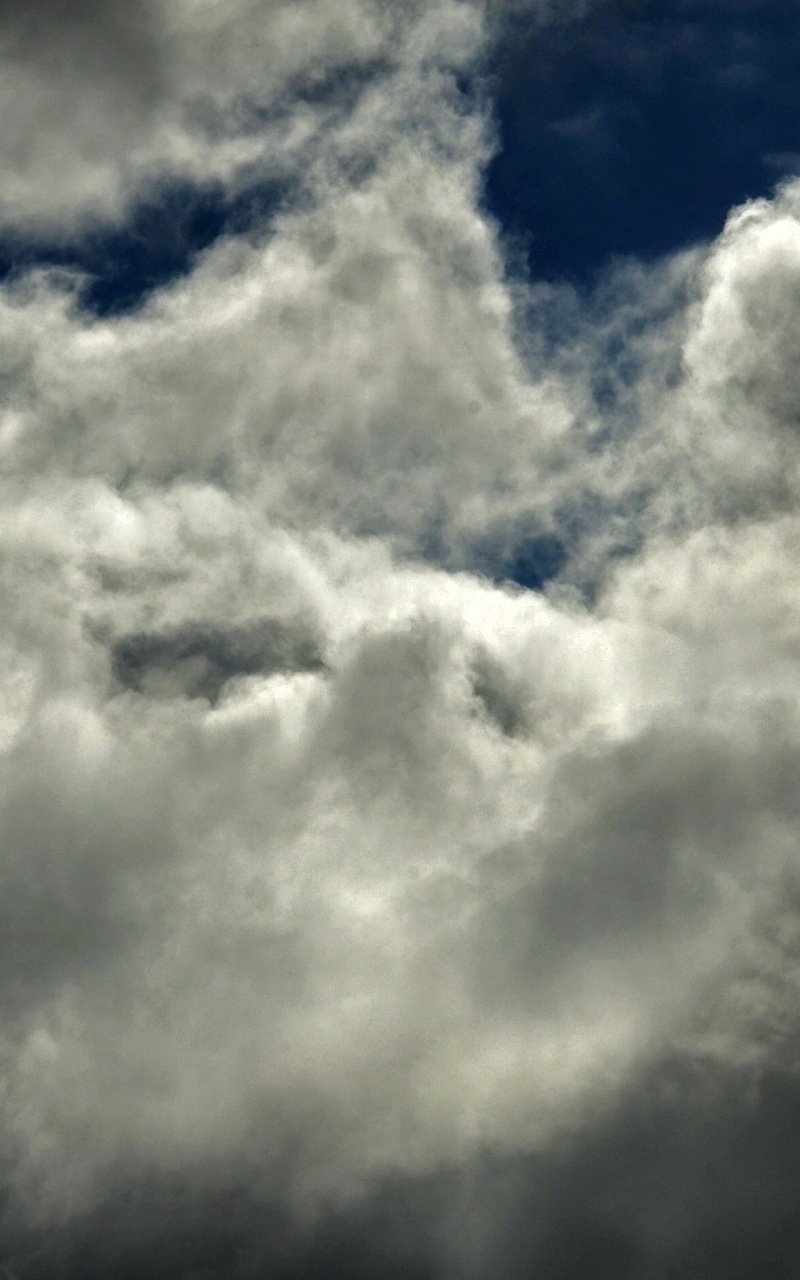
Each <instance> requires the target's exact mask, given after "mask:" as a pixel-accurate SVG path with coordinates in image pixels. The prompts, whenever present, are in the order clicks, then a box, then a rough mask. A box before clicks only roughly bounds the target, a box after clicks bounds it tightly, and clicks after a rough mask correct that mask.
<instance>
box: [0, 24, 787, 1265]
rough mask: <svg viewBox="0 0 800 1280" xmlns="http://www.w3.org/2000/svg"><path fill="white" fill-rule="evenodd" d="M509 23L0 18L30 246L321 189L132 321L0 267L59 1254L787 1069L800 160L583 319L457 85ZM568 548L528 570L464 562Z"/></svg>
mask: <svg viewBox="0 0 800 1280" xmlns="http://www.w3.org/2000/svg"><path fill="white" fill-rule="evenodd" d="M500 16H501V15H500V14H499V12H498V11H495V10H493V11H492V12H489V13H487V12H485V11H484V10H483V9H482V8H481V6H480V5H479V4H477V3H472V2H471V0H469V2H468V0H441V3H438V2H436V3H433V2H432V3H427V4H424V5H422V4H419V5H418V4H402V5H401V4H392V3H388V2H387V3H378V2H377V0H373V2H370V0H342V2H341V3H338V2H337V5H336V6H335V7H334V6H333V5H331V4H323V3H312V2H311V0H308V2H305V0H303V2H300V0H293V3H291V4H288V3H287V4H282V3H269V4H266V3H255V2H254V0H225V2H224V3H213V4H212V3H209V2H202V0H192V2H189V0H158V2H156V0H150V2H149V3H145V2H144V0H138V2H137V3H135V4H134V3H131V4H128V5H126V6H124V11H123V9H122V8H121V7H120V8H119V10H118V9H117V8H116V7H113V8H112V7H111V6H108V5H102V4H91V3H81V4H69V5H67V4H63V5H60V6H59V5H55V4H53V3H52V2H50V3H47V4H44V3H40V4H34V5H31V4H28V5H27V6H24V7H23V6H21V5H20V6H13V5H11V4H4V5H3V6H2V9H1V10H0V22H1V23H2V28H3V32H4V36H3V41H2V44H1V45H0V59H1V60H2V65H3V78H4V81H5V90H4V93H5V95H6V96H7V100H8V105H7V106H4V127H3V131H2V138H0V161H1V162H2V165H3V169H4V173H5V175H6V176H5V178H4V182H3V189H2V194H1V195H0V217H2V219H3V220H4V222H5V224H6V226H7V227H8V228H11V229H14V230H25V231H28V230H30V229H34V230H37V231H41V230H42V229H44V230H45V231H47V233H48V234H52V233H53V232H54V231H56V230H58V231H60V232H64V231H67V230H68V231H70V233H75V232H76V230H78V229H80V228H85V227H86V226H88V225H91V224H92V223H94V222H96V221H98V220H102V219H108V218H119V217H123V216H124V211H125V209H126V207H127V206H128V205H129V204H130V202H131V201H132V200H133V199H135V198H136V197H137V195H141V193H142V192H143V191H145V190H146V189H148V187H151V186H152V184H153V183H156V182H158V181H163V180H165V179H169V180H177V179H179V178H180V179H185V178H189V179H191V180H199V179H201V178H202V179H203V180H208V179H209V178H213V179H214V180H219V181H221V182H222V183H224V184H227V185H228V187H229V188H230V189H231V190H233V189H235V188H236V186H237V184H241V183H243V182H244V181H245V180H246V181H252V179H253V175H254V174H256V175H262V176H263V178H264V179H265V180H266V179H270V180H273V179H277V180H279V181H287V182H288V180H289V178H290V177H291V178H292V180H293V181H299V180H300V179H301V180H302V182H301V185H302V195H298V196H297V198H296V199H295V198H293V199H291V200H288V201H287V202H286V203H285V204H284V206H283V207H282V208H281V210H280V212H279V213H277V214H276V215H275V217H274V218H273V220H272V221H271V222H270V225H269V226H268V227H265V228H264V229H263V231H262V232H260V233H255V232H251V233H249V234H248V235H247V236H240V237H227V238H224V239H222V240H220V241H219V242H218V243H216V244H215V245H214V247H213V248H212V249H211V250H209V251H208V252H207V253H206V254H205V255H204V256H203V258H202V259H201V260H200V262H199V263H198V265H197V266H196V268H195V269H194V270H193V272H192V273H191V274H190V275H189V276H188V277H187V278H185V279H183V280H181V281H176V282H175V283H173V284H171V285H170V286H168V287H166V288H164V289H163V290H161V291H160V292H158V293H156V294H154V295H153V296H152V297H151V298H150V300H149V301H148V302H147V303H146V304H145V305H144V306H143V307H142V308H141V309H140V310H138V311H136V312H134V313H132V314H129V315H125V316H121V317H118V318H111V319H108V318H107V319H98V318H96V317H94V316H92V315H91V314H89V313H88V312H87V311H86V310H84V309H82V307H81V304H80V293H79V281H77V280H76V279H75V278H73V277H70V276H69V275H65V274H64V273H55V272H47V271H39V272H36V271H33V272H30V273H28V274H24V275H22V276H19V277H17V278H14V279H12V280H10V281H9V282H7V283H6V285H5V286H3V289H2V293H0V360H2V387H3V398H2V418H1V419H0V475H1V476H2V480H1V481H0V485H1V487H2V506H1V507H0V547H1V554H0V565H1V566H2V567H1V568H0V582H2V610H0V646H1V647H2V659H3V660H2V667H1V668H0V672H1V676H2V679H1V680H0V744H1V745H2V773H1V774H0V797H1V798H2V803H1V804H0V815H1V816H0V856H1V858H2V873H3V899H2V916H3V929H2V942H1V943H0V947H1V949H2V966H3V968H2V974H3V979H4V985H3V1021H2V1049H3V1058H2V1085H3V1090H2V1103H1V1105H2V1132H3V1134H4V1138H3V1168H4V1178H5V1184H6V1186H7V1188H8V1190H9V1194H10V1196H11V1201H10V1205H11V1208H10V1211H9V1212H10V1214H11V1220H13V1221H17V1222H18V1221H20V1220H25V1221H29V1222H32V1223H34V1224H35V1228H36V1230H37V1231H41V1232H43V1233H45V1234H46V1233H47V1232H48V1231H50V1230H54V1229H55V1227H56V1226H57V1227H58V1229H59V1230H61V1231H63V1230H65V1229H67V1228H65V1225H64V1224H65V1223H66V1224H69V1223H70V1222H72V1221H78V1220H80V1218H81V1215H84V1214H86V1213H87V1212H89V1211H91V1210H92V1207H93V1206H95V1205H97V1204H100V1203H102V1200H103V1196H104V1195H105V1194H106V1192H107V1189H108V1186H109V1181H110V1180H113V1179H121V1180H122V1183H123V1185H125V1184H126V1180H129V1181H130V1183H131V1185H133V1183H134V1182H135V1180H136V1179H137V1178H141V1177H147V1176H149V1175H150V1174H154V1175H155V1176H158V1177H163V1178H166V1179H173V1180H178V1181H180V1180H181V1179H184V1180H186V1182H187V1184H188V1185H197V1186H204V1187H205V1186H207V1185H213V1184H214V1183H215V1179H216V1180H219V1179H221V1180H222V1181H223V1182H224V1181H225V1179H226V1178H228V1177H229V1176H230V1170H235V1171H236V1172H237V1176H239V1175H241V1176H242V1177H243V1179H244V1181H245V1182H246V1184H247V1187H248V1189H249V1191H250V1192H251V1194H253V1195H254V1196H255V1197H256V1199H258V1197H263V1199H264V1201H265V1202H269V1203H271V1204H274V1203H276V1202H277V1203H279V1204H282V1205H284V1206H288V1209H289V1211H290V1212H291V1213H293V1214H294V1213H297V1214H304V1215H305V1214H310V1215H311V1216H312V1217H313V1215H314V1214H315V1213H316V1212H317V1211H318V1209H319V1208H320V1206H321V1205H322V1204H324V1203H327V1202H328V1201H329V1200H330V1199H331V1198H333V1199H334V1201H339V1200H344V1201H345V1202H352V1201H353V1199H354V1198H355V1199H357V1198H358V1197H359V1196H361V1195H367V1196H368V1195H369V1194H370V1191H371V1189H372V1188H373V1187H374V1186H375V1185H377V1183H378V1181H379V1180H380V1179H381V1178H383V1177H385V1176H386V1175H388V1174H391V1175H394V1174H398V1173H399V1174H401V1175H409V1176H412V1177H416V1176H418V1175H428V1174H432V1173H435V1172H436V1171H438V1170H441V1169H446V1168H457V1169H465V1168H468V1167H469V1166H470V1162H472V1161H474V1160H475V1159H476V1158H477V1157H478V1156H479V1155H482V1154H483V1155H485V1154H486V1153H488V1154H489V1156H490V1157H491V1158H492V1159H502V1158H503V1157H505V1156H509V1157H519V1156H524V1157H528V1156H535V1155H537V1154H541V1155H542V1156H543V1157H545V1156H546V1155H547V1153H548V1152H549V1151H552V1150H553V1149H554V1144H558V1143H563V1142H564V1141H573V1140H575V1136H576V1135H580V1133H581V1132H582V1131H583V1130H584V1129H586V1128H588V1127H590V1126H591V1125H593V1124H595V1123H596V1122H597V1118H598V1117H602V1116H606V1115H609V1114H611V1113H612V1112H613V1110H614V1108H616V1107H618V1106H619V1105H620V1101H621V1099H623V1098H624V1097H626V1096H628V1093H629V1092H630V1090H631V1089H633V1088H635V1087H638V1086H639V1085H640V1084H641V1082H645V1081H647V1080H648V1079H650V1078H651V1075H652V1073H657V1071H658V1070H659V1068H660V1064H663V1063H665V1062H667V1061H670V1062H674V1061H676V1060H677V1061H681V1062H684V1063H685V1062H692V1063H693V1064H695V1068H696V1069H697V1070H702V1071H703V1072H705V1073H706V1075H707V1077H708V1079H709V1080H713V1081H715V1082H718V1081H719V1080H720V1079H724V1080H725V1081H726V1086H725V1087H726V1088H728V1089H730V1088H734V1089H737V1090H739V1089H740V1090H741V1092H740V1094H737V1096H738V1097H740V1100H741V1106H742V1107H743V1108H744V1107H746V1105H747V1102H746V1099H747V1098H748V1097H751V1096H752V1089H753V1087H754V1083H757V1081H758V1080H759V1079H761V1078H762V1077H763V1076H764V1074H765V1073H769V1072H775V1071H788V1072H790V1073H791V1072H792V1071H793V1070H794V1067H795V1065H796V1063H795V1045H796V1037H797V1030H798V1026H797V1013H796V1003H797V991H798V981H799V980H800V971H799V970H798V961H797V954H796V948H797V917H796V914H795V911H796V907H795V902H794V894H795V892H796V876H797V822H798V817H799V816H800V814H799V813H798V810H799V809H800V787H799V786H798V769H799V767H800V717H799V716H798V690H799V689H800V670H798V667H799V666H800V648H799V647H798V635H800V586H799V585H798V582H799V580H798V567H797V566H798V550H800V516H798V508H797V499H798V493H799V492H800V435H799V434H798V409H797V404H798V395H797V382H798V365H797V358H796V349H797V337H798V327H799V326H800V185H798V184H796V183H789V184H788V185H786V186H785V187H784V188H783V189H782V190H781V191H780V192H779V194H777V195H776V196H775V197H774V198H773V199H770V200H761V201H756V202H752V203H750V204H748V205H746V206H744V207H742V208H738V209H735V210H733V211H732V212H731V215H730V218H729V221H728V223H727V225H726V227H725V228H724V230H723V231H721V234H720V235H719V237H718V239H717V240H716V241H715V242H714V243H712V244H710V245H708V246H706V247H701V248H697V249H694V250H692V251H690V252H685V253H683V254H681V255H678V256H676V257H674V258H671V259H669V260H667V261H664V262H662V263H660V264H657V265H655V266H652V267H648V268H645V267H635V266H631V265H628V266H624V267H619V268H618V269H616V270H615V271H614V272H612V273H611V274H610V275H609V277H608V278H607V280H606V281H605V283H604V284H603V285H602V286H601V287H600V289H599V291H598V293H597V294H596V295H594V297H593V299H592V300H590V301H589V302H581V301H580V300H579V299H578V297H577V295H575V294H573V293H572V292H571V291H570V290H568V289H567V288H566V287H564V288H561V287H555V286H552V287H551V286H547V287H545V286H537V285H535V284H530V283H525V282H523V281H521V280H519V279H516V278H515V277H514V275H513V273H512V272H511V271H510V270H509V268H508V267H507V265H506V263H505V261H504V256H503V251H502V246H501V244H500V242H499V239H498V234H497V230H496V228H495V227H494V226H493V225H491V224H490V223H489V222H488V221H487V219H486V218H485V217H484V215H483V214H482V212H481V208H480V181H481V173H482V168H483V166H484V165H485V163H486V160H487V157H488V154H489V150H490V145H491V129H490V127H489V123H488V121H487V118H486V115H485V111H484V108H483V107H482V106H481V105H480V103H476V102H475V100H474V99H472V98H466V97H464V96H463V95H461V94H460V93H459V92H458V89H457V84H456V77H457V76H458V75H459V74H461V73H463V72H465V71H466V70H467V69H468V68H469V67H470V66H471V65H473V63H474V60H475V59H476V58H478V57H480V56H483V54H484V52H485V50H486V48H487V47H488V42H490V41H491V39H493V38H494V35H495V34H496V24H497V23H498V22H499V21H500ZM345 71H348V72H349V73H352V74H355V73H358V74H363V84H361V87H360V88H359V91H358V93H355V94H353V95H351V96H350V97H347V98H346V100H345V99H342V98H337V96H336V95H335V94H331V93H328V92H323V88H324V86H325V85H328V86H329V85H330V84H331V83H332V82H333V81H334V80H335V78H336V77H338V76H341V75H342V74H343V73H344V72H345ZM40 117H41V120H40V124H39V125H38V126H36V127H33V126H32V123H31V122H32V121H34V122H36V121H37V119H39V118H40ZM293 190H295V191H296V190H297V187H296V186H295V187H294V188H293ZM546 326H547V328H548V332H549V333H550V334H551V335H552V332H555V333H556V339H555V340H553V339H552V336H549V337H547V339H546V338H545V327H546ZM611 337H615V339H616V340H618V342H620V343H621V344H622V346H623V348H624V350H625V353H626V359H627V361H628V370H627V374H626V379H627V380H626V383H625V385H624V386H623V385H622V383H620V385H619V387H618V388H617V394H616V395H615V397H614V398H613V399H612V400H610V401H609V403H608V404H607V405H605V406H604V405H603V403H600V404H598V401H597V400H596V399H595V398H593V395H592V380H593V378H594V377H595V376H596V374H597V372H598V370H599V369H600V368H601V366H602V365H603V362H604V361H605V360H606V352H607V350H608V346H609V340H610V338H611ZM631 369H633V373H631ZM607 372H608V371H607ZM610 376H612V377H613V376H615V373H614V370H613V369H612V370H610ZM543 534H551V535H554V536H556V537H559V538H561V539H562V540H563V542H564V544H565V546H566V549H567V553H568V559H567V563H566V566H565V568H564V570H563V572H562V573H561V575H559V576H558V577H557V578H556V579H555V580H554V581H553V582H552V583H551V584H550V586H549V587H547V588H545V589H544V590H543V591H542V592H532V591H526V590H524V589H522V588H519V587H516V586H514V585H513V584H510V583H507V582H502V581H498V580H497V578H495V579H493V578H492V576H491V574H489V575H488V576H486V573H487V568H489V569H490V568H491V563H490V561H491V555H492V554H494V555H496V556H497V557H498V563H499V560H500V559H502V557H504V556H506V555H507V554H510V553H511V552H512V551H513V548H514V546H515V545H517V544H518V543H519V542H520V540H522V539H524V538H526V537H530V536H533V535H537V536H538V535H543ZM487 547H488V548H489V551H488V552H487ZM487 557H488V559H487ZM697 1064H700V1065H699V1066H698V1065H697ZM642 1087H643V1088H646V1085H642ZM718 1087H720V1088H721V1086H719V1085H718V1084H717V1083H715V1084H714V1085H713V1086H709V1088H711V1089H712V1091H713V1089H716V1088H718ZM708 1105H709V1107H710V1108H711V1109H713V1105H714V1104H713V1102H712V1101H711V1100H709V1103H708ZM242 1170H245V1171H246V1173H245V1174H241V1171H242ZM465 1194H466V1193H465ZM483 1211H484V1212H485V1211H486V1210H485V1206H484V1209H483ZM686 1229H687V1230H688V1228H686ZM637 1230H640V1231H641V1232H643V1233H644V1235H645V1237H646V1238H647V1240H648V1242H649V1247H651V1250H652V1254H651V1255H648V1256H652V1257H653V1258H655V1259H656V1261H658V1259H659V1258H660V1257H662V1256H663V1257H664V1258H665V1259H668V1258H669V1257H670V1254H669V1249H668V1247H667V1245H666V1244H663V1242H662V1245H659V1246H657V1245H656V1243H654V1242H655V1241H656V1238H657V1236H658V1232H657V1231H656V1229H655V1227H654V1226H653V1224H652V1223H651V1224H650V1225H649V1226H642V1225H641V1224H639V1226H638V1227H637ZM682 1230H684V1224H677V1225H676V1226H675V1233H676V1236H679V1235H680V1232H681V1231H682ZM648 1232H650V1234H649V1235H648V1234H647V1233H648ZM659 1248H662V1250H663V1253H662V1254H659V1252H658V1249H659ZM442 1251H443V1254H444V1255H446V1256H447V1257H448V1258H449V1262H448V1264H447V1266H449V1268H450V1270H447V1269H446V1268H445V1270H443V1272H442V1274H448V1275H451V1274H452V1275H472V1274H473V1273H475V1274H477V1273H479V1272H480V1268H481V1266H483V1265H485V1260H483V1261H482V1255H481V1251H480V1248H479V1247H478V1246H477V1245H476V1246H475V1249H474V1252H473V1251H472V1248H471V1246H470V1247H467V1246H466V1245H465V1244H464V1242H463V1240H458V1241H456V1242H452V1243H451V1245H450V1247H449V1248H447V1247H446V1246H445V1245H442ZM237 1265H240V1268H241V1272H237V1271H236V1269H235V1267H234V1266H233V1264H229V1267H228V1270H226V1269H225V1268H224V1267H223V1268H222V1270H220V1271H219V1273H217V1272H212V1271H211V1270H207V1271H206V1272H203V1274H207V1275H211V1274H220V1275H222V1274H225V1275H236V1274H240V1273H241V1274H243V1275H249V1274H251V1273H250V1272H249V1271H247V1270H246V1265H245V1263H243V1262H240V1264H237ZM20 1266H21V1264H20ZM30 1266H31V1268H33V1267H34V1263H30ZM20 1274H21V1275H28V1274H30V1275H38V1274H39V1273H38V1272H36V1271H35V1270H33V1269H32V1270H30V1272H28V1271H24V1270H22V1269H21V1270H20ZM91 1274H95V1273H94V1272H91ZM97 1274H98V1275H99V1274H100V1272H99V1271H98V1272H97ZM176 1274H180V1275H182V1276H183V1275H185V1276H186V1277H188V1276H189V1275H190V1274H197V1275H199V1274H201V1273H200V1272H199V1271H196V1272H191V1271H190V1269H189V1268H188V1264H187V1266H186V1268H185V1269H184V1270H182V1271H179V1272H178V1271H176ZM509 1274H511V1273H510V1272H509ZM564 1274H566V1272H565V1273H564ZM570 1274H572V1273H570ZM626 1274H627V1273H626ZM642 1274H644V1273H642ZM648 1274H650V1273H649V1272H648ZM709 1274H711V1273H709Z"/></svg>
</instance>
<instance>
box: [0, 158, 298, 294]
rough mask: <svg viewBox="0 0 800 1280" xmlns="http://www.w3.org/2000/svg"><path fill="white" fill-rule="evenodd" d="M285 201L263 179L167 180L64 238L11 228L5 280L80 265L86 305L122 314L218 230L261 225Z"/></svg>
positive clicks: (3, 243) (186, 265) (2, 245)
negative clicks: (109, 218) (118, 217)
mask: <svg viewBox="0 0 800 1280" xmlns="http://www.w3.org/2000/svg"><path fill="white" fill-rule="evenodd" d="M280 201H281V193H280V192H279V191H278V190H277V189H276V188H275V187H274V186H272V185H266V184H261V185H256V186H252V187H250V188H248V189H246V190H244V191H242V192H238V193H236V194H235V195H230V194H228V193H227V192H225V191H224V190H223V189H222V188H220V187H200V186H195V185H191V184H188V183H172V184H163V185H161V186H160V187H159V188H158V189H157V190H155V191H151V192H150V193H149V194H148V195H147V196H146V197H145V198H144V199H142V200H140V201H139V202H138V203H137V204H135V205H134V206H133V208H132V209H131V210H130V211H129V214H128V216H127V218H126V219H125V220H124V222H122V223H121V224H119V225H110V226H101V227H97V228H93V229H92V230H90V231H87V232H85V233H83V234H82V235H80V236H77V237H74V238H72V239H63V240H58V239H54V238H51V239H42V238H35V237H32V236H29V237H24V236H21V235H19V234H17V235H13V234H9V235H6V236H5V237H4V238H2V239H0V279H8V278H9V277H12V276H14V275H18V274H20V273H23V272H25V271H26V270H29V269H32V268H41V267H56V268H62V269H66V270H70V271H75V272H77V273H79V274H80V276H81V277H82V278H83V282H84V283H83V287H82V290H81V294H80V298H81V304H82V306H83V307H84V308H85V309H86V310H88V311H89V312H91V313H92V314H94V315H96V316H99V317H110V316H115V315H122V314H125V313H126V312H131V311H134V310H136V308H137V307H139V306H141V305H142V304H143V303H144V302H145V301H146V300H147V298H148V297H150V295H151V294H152V293H153V292H154V291H156V290H158V289H160V288H163V287H164V286H166V285H168V284H169V283H170V282H172V281H174V280H176V279H179V278H180V277H182V276H185V275H188V274H189V272H190V271H191V270H192V268H193V267H194V265H195V263H196V262H197V259H198V256H199V255H200V254H201V253H203V252H204V251H205V250H206V249H208V248H210V246H211V245H212V244H213V243H214V242H215V241H216V240H218V239H219V238H220V236H223V235H231V234H241V233H244V232H247V231H249V230H251V229H254V228H259V227H263V226H264V225H265V224H266V223H267V222H268V220H269V218H270V216H271V215H272V214H273V213H274V211H275V209H276V207H277V206H278V205H279V203H280Z"/></svg>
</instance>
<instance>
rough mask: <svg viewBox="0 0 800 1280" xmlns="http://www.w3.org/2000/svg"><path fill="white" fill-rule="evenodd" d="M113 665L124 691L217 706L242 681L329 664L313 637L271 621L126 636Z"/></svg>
mask: <svg viewBox="0 0 800 1280" xmlns="http://www.w3.org/2000/svg"><path fill="white" fill-rule="evenodd" d="M111 666H112V672H113V675H114V678H115V679H116V681H117V682H118V683H119V684H120V685H121V686H122V687H123V688H126V689H132V690H134V691H135V692H138V693H142V692H150V693H153V692H157V693H161V694H165V693H167V694H169V693H172V695H173V696H181V697H204V698H208V700H209V701H210V702H212V703H213V702H216V700H217V698H218V697H219V694H220V692H221V690H222V688H223V686H224V685H225V684H226V683H227V682H228V681H229V680H231V679H233V678H235V677H236V676H248V675H258V674H273V673H275V672H280V671H286V672H298V671H319V670H321V669H322V667H323V666H324V660H323V655H322V651H321V646H320V642H319V640H318V638H317V637H316V636H315V635H314V634H313V633H312V632H310V631H309V630H307V629H302V628H298V627H297V626H290V625H289V624H287V623H285V622H283V621H282V620H281V619H277V618H267V619H262V620H261V621H259V622H257V623H253V624H250V625H248V626H246V627H238V628H230V629H227V630H226V629H223V628H218V629H217V628H214V627H210V626H207V625H197V626H184V627H179V628H175V629H173V630H170V631H164V632H147V631H142V632H136V633H133V634H131V635H127V636H122V637H119V638H117V639H116V640H114V641H113V643H112V645H111Z"/></svg>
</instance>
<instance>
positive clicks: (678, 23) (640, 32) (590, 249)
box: [485, 0, 800, 282]
mask: <svg viewBox="0 0 800 1280" xmlns="http://www.w3.org/2000/svg"><path fill="white" fill-rule="evenodd" d="M798 57H800V28H798V24H797V15H796V13H795V12H794V11H793V9H792V6H787V5H778V4H777V3H773V2H772V0H766V2H765V3H759V4H742V3H740V4H737V3H733V4H721V3H717V2H716V0H715V2H711V0H696V2H693V0H687V2H686V3H683V4H675V3H666V2H664V0H661V2H658V3H655V2H654V3H646V2H643V3H626V4H606V5H600V6H598V7H596V8H594V9H593V10H592V12H591V14H590V15H589V16H588V17H586V18H583V19H581V20H580V21H574V22H564V23H563V24H561V25H560V26H558V27H556V28H555V29H554V28H552V27H549V28H545V29H535V30H533V31H532V32H528V34H527V36H526V38H524V39H521V38H520V39H518V40H517V42H516V45H515V47H514V49H513V51H509V50H506V51H505V52H503V53H501V55H500V56H499V58H498V64H497V70H496V73H495V81H494V83H495V90H496V118H497V124H498V130H499V140H500V149H499V152H498V154H497V155H496V157H495V159H494V161H493V162H492V164H491V165H490V168H489V171H488V174H487V180H486V188H485V199H486V205H487V208H488V211H489V212H490V213H491V215H492V216H493V217H495V218H496V219H497V220H498V221H499V223H500V225H501V227H502V228H503V230H504V231H505V232H506V233H507V234H508V235H509V236H510V237H511V239H512V240H516V241H517V242H518V243H519V242H522V243H524V245H525V246H526V252H527V259H528V264H529V269H530V271H531V273H532V274H533V275H534V276H535V277H537V278H544V279H560V278H566V279H570V280H572V281H574V282H582V281H589V280H591V279H592V278H593V277H594V275H595V274H596V272H597V271H598V269H599V268H600V267H602V266H603V265H604V264H605V263H606V262H607V260H609V259H610V258H612V257H614V256H625V255H635V256H638V257H641V258H645V259H650V258H655V257H657V256H659V255H661V254H663V253H666V252H669V251H672V250H675V249H677V248H680V247H683V246H687V245H690V244H693V243H696V242H699V241H703V240H706V239H709V238H711V237H713V236H714V235H716V234H718V232H719V231H720V229H721V227H722V225H723V223H724V220H725V217H726V215H727V213H728V211H729V209H730V208H731V207H732V206H733V205H735V204H739V203H741V202H742V201H743V200H745V199H747V198H749V197H755V196H761V195H767V194H768V193H769V192H770V191H771V190H772V188H773V187H774V185H775V183H776V182H777V181H778V180H779V179H780V178H781V177H782V176H784V175H785V174H786V173H787V172H792V171H796V169H797V167H798V166H800V126H799V125H798V118H800V80H798V76H797V67H798Z"/></svg>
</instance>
